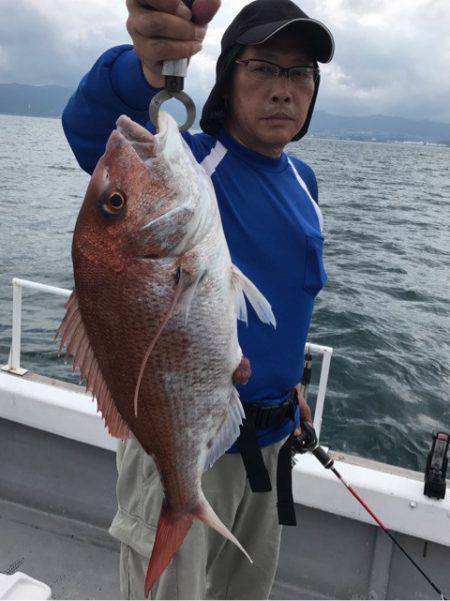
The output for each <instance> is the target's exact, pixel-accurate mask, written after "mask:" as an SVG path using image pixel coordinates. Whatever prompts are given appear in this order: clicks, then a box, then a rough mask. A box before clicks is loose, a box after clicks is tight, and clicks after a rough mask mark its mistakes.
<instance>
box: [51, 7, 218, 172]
mask: <svg viewBox="0 0 450 601" xmlns="http://www.w3.org/2000/svg"><path fill="white" fill-rule="evenodd" d="M127 6H128V11H129V16H128V20H127V29H128V31H129V33H130V36H131V38H132V41H133V46H131V45H123V46H117V47H115V48H112V49H110V50H108V51H107V52H105V53H104V54H102V56H100V58H99V59H98V60H97V62H96V63H95V64H94V66H93V67H92V69H91V70H90V71H89V73H87V74H86V75H85V76H84V77H83V79H82V80H81V82H80V85H79V86H78V89H77V91H76V92H75V93H74V95H73V96H72V97H71V99H70V100H69V102H68V104H67V106H66V108H65V110H64V113H63V117H62V123H63V128H64V132H65V134H66V137H67V140H68V142H69V144H70V146H71V148H72V151H73V152H74V154H75V157H76V159H77V160H78V163H79V164H80V166H81V168H82V169H84V170H85V171H87V172H88V173H92V172H93V170H94V168H95V165H96V164H97V161H98V159H99V158H100V157H101V156H102V154H103V152H104V150H105V145H106V141H107V139H108V137H109V135H110V133H111V131H112V130H113V129H114V127H115V123H116V120H117V118H118V117H119V116H120V115H122V114H125V115H128V116H129V117H131V119H133V120H134V121H136V122H137V123H140V124H141V125H144V126H145V125H148V123H149V116H148V107H149V104H150V101H151V99H152V97H153V96H154V95H155V94H156V93H157V92H158V91H159V89H160V87H162V86H163V85H164V78H163V77H162V75H161V68H162V64H163V62H164V61H165V60H169V59H177V58H186V57H191V56H192V55H194V54H195V53H196V52H198V51H199V50H200V49H201V41H202V40H203V38H204V36H205V33H206V25H207V23H208V22H209V21H210V20H211V19H212V17H213V16H214V14H215V13H216V11H217V9H218V8H219V6H220V0H196V1H195V2H194V4H193V6H192V12H191V11H190V10H189V9H188V8H187V7H186V6H185V5H184V3H183V2H182V1H181V0H128V1H127ZM191 19H192V21H191Z"/></svg>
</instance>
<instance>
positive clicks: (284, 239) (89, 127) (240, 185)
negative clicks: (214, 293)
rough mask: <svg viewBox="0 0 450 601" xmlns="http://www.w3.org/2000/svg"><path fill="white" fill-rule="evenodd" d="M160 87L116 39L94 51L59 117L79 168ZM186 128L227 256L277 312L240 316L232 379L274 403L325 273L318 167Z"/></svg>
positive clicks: (250, 399)
mask: <svg viewBox="0 0 450 601" xmlns="http://www.w3.org/2000/svg"><path fill="white" fill-rule="evenodd" d="M157 91H158V90H157V89H155V88H152V87H151V86H150V85H149V84H148V83H147V81H146V80H145V78H144V75H143V72H142V67H141V64H140V61H139V59H138V57H137V56H136V54H135V52H134V50H133V48H132V47H131V46H129V45H123V46H118V47H116V48H112V49H110V50H108V51H107V52H105V53H104V54H103V55H102V56H101V57H100V58H99V59H98V61H97V62H96V63H95V65H94V66H93V68H92V69H91V71H90V72H89V73H88V74H87V75H86V76H85V77H84V78H83V79H82V81H81V82H80V85H79V87H78V89H77V91H76V92H75V94H74V95H73V96H72V98H71V99H70V100H69V103H68V105H67V107H66V109H65V111H64V114H63V119H62V122H63V127H64V131H65V134H66V136H67V139H68V141H69V144H70V146H71V148H72V150H73V152H74V154H75V156H76V158H77V160H78V162H79V164H80V166H81V167H82V168H83V169H84V170H85V171H87V172H88V173H92V172H93V170H94V168H95V166H96V164H97V161H98V160H99V158H100V157H101V156H102V154H103V152H104V150H105V146H106V142H107V139H108V137H109V135H110V133H111V131H112V130H113V129H114V127H115V122H116V120H117V118H118V117H119V116H120V115H122V114H126V115H128V116H129V117H131V118H132V119H133V120H134V121H136V122H137V123H140V124H141V125H143V126H146V127H148V128H149V129H151V130H153V126H152V124H151V123H150V122H149V115H148V107H149V104H150V101H151V99H152V97H153V95H154V94H156V93H157ZM183 135H184V137H185V140H186V141H187V142H188V144H189V146H190V148H191V150H192V152H193V154H194V156H195V158H196V159H197V161H198V162H200V163H202V164H203V166H204V167H205V168H206V170H207V171H208V173H209V174H210V175H211V179H212V182H213V184H214V188H215V191H216V195H217V200H218V204H219V209H220V214H221V218H222V223H223V228H224V232H225V237H226V239H227V242H228V246H229V249H230V253H231V257H232V260H233V262H234V263H235V265H237V266H238V267H239V269H241V270H242V272H243V273H244V274H245V275H246V276H247V277H249V278H250V279H251V280H252V281H253V282H254V284H255V285H256V286H257V287H258V288H259V290H261V292H262V293H263V294H264V295H265V297H266V298H267V299H268V301H269V302H270V304H271V305H272V309H273V312H274V315H275V317H276V320H277V328H276V329H274V328H272V327H270V326H267V325H265V324H262V323H261V322H260V321H259V320H258V317H257V316H256V314H255V313H254V311H253V309H252V308H251V307H250V308H249V316H248V326H246V325H245V324H242V323H241V322H239V324H238V336H239V343H240V345H241V348H242V351H243V353H244V355H245V356H246V357H247V358H248V359H249V360H250V363H251V366H252V372H253V373H252V377H251V378H250V380H249V382H248V384H247V385H245V386H238V389H239V394H240V396H241V400H242V402H243V403H244V404H246V403H259V404H262V405H274V404H280V403H282V402H283V401H284V400H285V399H286V397H287V396H288V394H289V392H290V391H291V390H292V388H293V387H294V386H295V385H296V384H298V383H299V381H300V380H301V376H302V371H303V355H304V347H305V343H306V337H307V333H308V329H309V325H310V321H311V316H312V311H313V303H314V298H315V296H316V294H317V293H318V292H319V290H320V289H321V288H322V287H323V285H324V283H325V281H326V273H325V271H324V267H323V257H322V255H323V238H322V233H321V230H322V223H321V213H320V209H319V207H318V192H317V183H316V178H315V175H314V172H313V171H312V169H311V168H310V167H309V166H308V165H307V164H306V163H304V162H303V161H301V160H299V159H298V158H296V157H289V156H288V155H287V154H286V153H283V154H282V155H281V156H280V157H279V158H271V157H267V156H264V155H261V154H258V153H256V152H253V151H252V150H249V149H248V148H246V147H244V146H242V145H241V144H239V143H238V142H237V141H236V140H234V139H233V138H232V137H231V136H229V135H228V134H227V132H226V131H225V130H222V131H221V132H220V133H219V134H218V136H217V137H213V136H209V135H207V134H202V133H201V134H190V133H185V134H183ZM297 421H298V412H297ZM291 431H292V422H289V421H287V422H286V423H285V424H284V425H282V426H280V427H278V428H272V429H268V430H262V431H259V432H258V438H259V441H260V444H261V446H266V445H267V444H271V443H273V442H277V441H279V440H281V439H282V438H284V437H285V436H286V435H288V434H289V433H290V432H291ZM235 450H237V447H236V445H234V446H233V447H232V449H231V451H235Z"/></svg>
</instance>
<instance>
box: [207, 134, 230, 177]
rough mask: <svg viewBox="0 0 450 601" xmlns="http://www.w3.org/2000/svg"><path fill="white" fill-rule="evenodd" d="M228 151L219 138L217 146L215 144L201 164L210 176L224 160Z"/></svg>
mask: <svg viewBox="0 0 450 601" xmlns="http://www.w3.org/2000/svg"><path fill="white" fill-rule="evenodd" d="M227 152H228V151H227V149H226V148H225V146H224V145H223V144H222V143H221V142H219V140H217V142H216V144H215V146H213V148H212V149H211V152H210V153H209V154H208V155H206V157H205V158H204V159H203V161H202V162H201V163H200V165H201V166H202V167H203V169H204V170H205V171H206V173H207V174H208V175H209V177H211V176H212V174H213V173H214V171H215V170H216V169H217V167H218V165H219V163H220V162H221V161H222V159H223V158H224V156H225V155H226V154H227Z"/></svg>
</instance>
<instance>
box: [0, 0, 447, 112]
mask: <svg viewBox="0 0 450 601" xmlns="http://www.w3.org/2000/svg"><path fill="white" fill-rule="evenodd" d="M246 3H247V2H246V0H223V2H222V7H221V9H220V11H219V12H218V14H217V15H216V17H215V18H214V20H213V22H212V23H211V25H210V27H209V30H208V35H207V37H206V40H205V43H204V48H203V50H202V52H201V53H200V54H199V55H197V56H196V57H194V59H193V60H192V62H191V65H190V70H189V77H188V82H187V89H188V90H189V91H191V93H192V95H193V96H194V97H195V98H196V99H199V100H204V99H205V98H206V96H207V94H208V92H209V90H210V88H211V86H212V84H213V81H214V68H215V61H216V58H217V56H218V54H219V51H220V38H221V36H222V34H223V31H224V30H225V28H226V26H227V25H228V23H229V22H230V21H231V20H232V19H233V18H234V16H235V15H236V14H237V12H238V11H239V10H240V9H241V8H242V7H243V6H244V5H245V4H246ZM1 4H2V6H1V8H2V14H3V15H7V16H8V18H7V19H6V18H2V19H1V21H0V82H12V81H15V82H19V83H30V84H44V83H53V84H60V85H68V86H74V85H76V83H77V82H78V81H79V79H80V78H81V76H82V75H83V74H84V73H85V72H86V71H87V70H88V69H89V68H90V66H91V65H92V64H93V62H94V61H95V60H96V58H97V57H98V56H99V55H100V54H101V53H102V52H103V51H104V50H105V49H107V48H109V47H111V46H114V45H117V44H122V43H129V42H130V40H129V36H128V34H127V32H126V29H125V20H126V7H125V0H112V1H111V0H59V1H58V2H55V1H54V0H1ZM299 4H300V5H301V6H302V8H303V10H305V11H306V12H307V13H308V14H309V15H310V16H313V17H314V18H316V19H319V20H321V21H323V22H324V23H325V24H326V25H327V26H328V27H329V28H330V29H331V30H332V31H333V34H334V36H335V40H336V54H335V58H334V60H333V62H332V63H331V64H330V65H324V66H323V68H322V71H323V78H322V84H321V90H320V94H319V102H318V108H322V109H324V110H327V111H329V112H333V113H337V114H343V115H349V114H374V113H383V114H390V115H400V116H406V117H412V118H432V119H435V120H444V121H450V103H449V102H448V98H449V97H450V78H449V77H448V73H450V36H448V33H447V28H448V23H449V22H450V2H449V1H448V0H414V2H411V1H410V0H395V2H392V1H391V0H364V1H362V0H302V1H301V2H299Z"/></svg>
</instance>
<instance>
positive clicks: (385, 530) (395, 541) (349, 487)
mask: <svg viewBox="0 0 450 601" xmlns="http://www.w3.org/2000/svg"><path fill="white" fill-rule="evenodd" d="M313 454H314V453H313ZM330 469H331V471H332V472H333V474H335V475H336V476H337V477H338V478H339V480H340V481H341V482H342V484H343V485H344V486H345V487H346V488H347V490H348V491H349V492H350V493H351V494H352V495H353V496H354V497H355V499H356V500H357V501H359V503H361V505H362V506H363V507H364V509H365V510H366V511H367V512H368V513H369V514H370V515H371V516H372V518H373V519H374V520H375V521H376V523H377V524H378V525H379V526H380V528H382V529H383V530H384V532H385V533H386V534H387V535H388V536H389V538H390V539H391V540H392V542H393V543H394V544H395V545H396V546H397V547H398V548H399V549H400V551H401V552H402V553H403V554H404V555H405V556H406V557H407V558H408V559H409V561H410V562H411V563H412V564H413V566H414V567H415V568H417V569H418V570H419V572H420V573H421V574H422V576H423V577H424V578H425V580H427V582H429V584H431V586H432V587H433V588H434V590H435V591H436V592H437V593H438V595H440V597H441V599H447V598H446V597H444V594H443V593H442V591H441V590H440V589H439V588H438V587H437V586H436V585H435V584H434V582H433V581H432V580H431V578H429V577H428V576H427V575H426V574H425V572H424V571H423V570H422V568H421V567H420V566H419V565H418V564H417V563H416V562H415V561H414V559H413V558H412V557H411V555H410V554H409V553H408V551H407V550H406V549H404V548H403V547H402V545H401V544H400V543H399V542H398V540H397V539H396V538H395V536H394V535H393V534H391V532H390V531H389V530H388V529H387V528H386V526H385V525H384V524H383V522H382V521H381V520H380V519H379V518H378V517H377V516H376V515H375V513H374V512H373V511H372V510H371V509H370V507H369V506H368V505H367V503H365V502H364V500H363V499H361V497H360V496H359V495H358V493H357V492H356V491H355V490H354V489H353V488H352V486H350V484H349V483H348V482H346V481H345V480H344V478H343V477H342V476H341V474H340V473H339V472H338V471H337V469H336V468H335V467H333V466H330Z"/></svg>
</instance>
